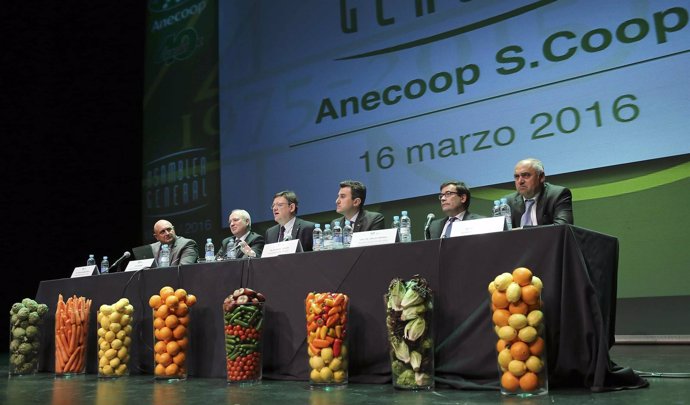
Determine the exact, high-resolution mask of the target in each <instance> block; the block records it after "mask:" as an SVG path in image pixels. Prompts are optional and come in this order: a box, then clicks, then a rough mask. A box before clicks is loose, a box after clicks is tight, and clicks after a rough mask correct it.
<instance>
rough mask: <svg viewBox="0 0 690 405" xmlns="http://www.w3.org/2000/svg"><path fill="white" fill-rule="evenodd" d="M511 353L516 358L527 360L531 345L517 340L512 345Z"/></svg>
mask: <svg viewBox="0 0 690 405" xmlns="http://www.w3.org/2000/svg"><path fill="white" fill-rule="evenodd" d="M510 355H511V356H513V358H514V359H515V360H520V361H525V360H527V359H528V358H529V355H530V351H529V346H527V343H525V342H520V341H518V342H515V343H513V344H512V345H510Z"/></svg>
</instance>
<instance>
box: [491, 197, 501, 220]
mask: <svg viewBox="0 0 690 405" xmlns="http://www.w3.org/2000/svg"><path fill="white" fill-rule="evenodd" d="M491 216H492V217H500V216H501V200H494V207H493V208H492V209H491Z"/></svg>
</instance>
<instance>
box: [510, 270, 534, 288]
mask: <svg viewBox="0 0 690 405" xmlns="http://www.w3.org/2000/svg"><path fill="white" fill-rule="evenodd" d="M513 281H515V282H516V283H518V284H520V287H524V286H526V285H527V284H532V271H531V270H530V269H528V268H527V267H518V268H517V269H515V270H513Z"/></svg>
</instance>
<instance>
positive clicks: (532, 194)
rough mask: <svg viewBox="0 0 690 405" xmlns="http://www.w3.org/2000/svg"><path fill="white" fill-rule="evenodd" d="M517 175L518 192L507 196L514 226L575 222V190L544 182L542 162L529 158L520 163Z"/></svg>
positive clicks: (516, 187) (516, 169)
mask: <svg viewBox="0 0 690 405" xmlns="http://www.w3.org/2000/svg"><path fill="white" fill-rule="evenodd" d="M514 177H515V189H516V190H517V191H516V192H515V193H512V194H509V195H507V196H506V199H507V200H508V205H509V206H510V211H511V216H512V220H513V228H518V227H523V226H534V225H548V224H573V201H572V200H573V196H572V193H571V192H570V190H568V189H567V188H565V187H561V186H556V185H553V184H549V183H546V182H545V180H546V175H545V174H544V165H543V164H542V162H541V161H539V160H537V159H533V158H529V159H524V160H521V161H519V162H517V164H516V165H515V174H514ZM525 207H527V208H528V209H527V211H526V210H525Z"/></svg>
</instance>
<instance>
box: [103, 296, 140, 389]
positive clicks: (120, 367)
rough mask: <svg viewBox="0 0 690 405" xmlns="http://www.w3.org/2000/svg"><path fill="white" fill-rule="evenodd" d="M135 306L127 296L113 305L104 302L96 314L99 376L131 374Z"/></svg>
mask: <svg viewBox="0 0 690 405" xmlns="http://www.w3.org/2000/svg"><path fill="white" fill-rule="evenodd" d="M133 314H134V307H133V306H132V305H131V304H130V303H129V300H128V299H127V298H121V299H120V300H118V301H117V302H116V303H114V304H112V305H106V304H103V305H101V307H100V308H99V310H98V313H97V314H96V320H97V322H98V331H97V332H96V335H97V336H98V342H97V343H98V376H99V377H101V378H115V377H122V376H127V375H129V367H128V363H129V358H130V355H129V350H130V346H131V344H132V337H131V335H132V324H133V321H134V319H133Z"/></svg>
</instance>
